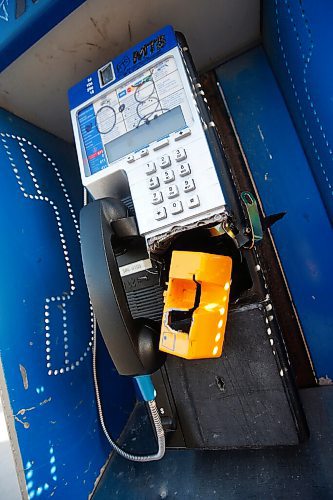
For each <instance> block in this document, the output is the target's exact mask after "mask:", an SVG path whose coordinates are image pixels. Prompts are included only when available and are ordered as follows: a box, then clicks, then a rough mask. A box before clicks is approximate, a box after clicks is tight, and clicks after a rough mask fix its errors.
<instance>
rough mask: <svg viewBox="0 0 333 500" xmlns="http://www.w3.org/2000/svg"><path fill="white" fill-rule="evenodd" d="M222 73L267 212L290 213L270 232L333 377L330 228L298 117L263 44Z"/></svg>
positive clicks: (317, 353) (319, 367) (311, 343)
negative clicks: (291, 112)
mask: <svg viewBox="0 0 333 500" xmlns="http://www.w3.org/2000/svg"><path fill="white" fill-rule="evenodd" d="M281 3H282V2H281ZM217 75H218V79H219V81H220V83H221V86H222V88H223V91H224V93H225V96H226V100H227V103H228V106H229V109H230V111H231V114H232V117H233V120H234V122H235V125H236V128H237V131H238V133H239V136H240V140H241V143H242V146H243V148H244V151H245V154H246V156H247V159H248V162H249V166H250V169H251V172H252V175H253V178H254V181H255V183H256V186H257V189H258V192H259V196H260V198H261V201H262V204H263V207H264V210H265V213H266V215H270V214H275V213H279V212H286V215H285V217H283V219H282V220H280V221H278V222H277V223H276V224H274V225H273V226H272V229H271V231H272V235H273V238H274V241H275V244H276V247H277V251H278V254H279V257H280V260H281V263H282V267H283V269H284V272H285V275H286V279H287V282H288V284H289V288H290V291H291V295H292V298H293V301H294V303H295V306H296V309H297V312H298V315H299V318H300V322H301V325H302V328H303V331H304V335H305V339H306V341H307V344H308V347H309V350H310V354H311V357H312V360H313V363H314V368H315V371H316V374H317V376H318V377H326V376H329V377H330V378H333V364H332V359H333V335H332V333H333V308H332V299H331V297H332V276H333V261H332V250H333V232H332V228H331V225H330V221H329V217H328V213H327V211H326V209H325V201H324V200H323V198H322V192H321V191H320V190H319V189H318V185H317V183H316V181H315V179H314V177H313V174H312V170H311V168H310V166H309V163H308V161H307V158H306V156H305V153H304V150H303V148H302V144H301V142H300V138H299V137H298V135H297V131H296V130H295V127H294V123H293V116H292V117H291V116H290V115H289V113H288V109H287V107H286V103H285V101H284V98H283V96H282V94H281V91H280V89H279V87H278V85H277V82H276V80H275V78H274V75H273V73H272V70H271V68H270V66H269V62H268V60H267V57H266V55H265V53H264V51H263V49H262V48H256V49H253V50H251V51H249V52H247V53H245V54H243V55H241V56H239V57H237V58H235V59H233V60H231V61H230V62H227V63H226V64H224V65H222V66H221V67H220V68H219V69H218V70H217ZM320 85H321V82H318V87H319V88H320Z"/></svg>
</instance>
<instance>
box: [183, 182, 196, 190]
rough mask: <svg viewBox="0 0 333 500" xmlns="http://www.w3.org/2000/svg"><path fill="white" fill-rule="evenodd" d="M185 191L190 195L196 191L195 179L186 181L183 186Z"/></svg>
mask: <svg viewBox="0 0 333 500" xmlns="http://www.w3.org/2000/svg"><path fill="white" fill-rule="evenodd" d="M183 189H184V191H185V193H189V192H190V191H193V190H194V189H195V184H194V180H193V179H186V181H184V184H183Z"/></svg>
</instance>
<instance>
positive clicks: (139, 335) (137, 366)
mask: <svg viewBox="0 0 333 500" xmlns="http://www.w3.org/2000/svg"><path fill="white" fill-rule="evenodd" d="M80 231H81V252H82V261H83V267H84V273H85V278H86V282H87V286H88V292H89V296H90V300H91V303H92V306H93V309H94V312H95V315H96V319H97V323H98V326H99V328H100V331H101V334H102V336H103V339H104V342H105V344H106V346H107V348H108V351H109V354H110V356H111V358H112V360H113V362H114V365H115V367H116V369H117V371H118V372H119V374H120V375H128V376H132V377H134V378H135V380H136V382H137V384H138V387H139V389H140V391H141V394H142V396H143V399H144V400H145V401H147V403H148V406H149V409H150V412H151V415H152V419H153V422H154V426H155V431H156V437H157V442H158V452H157V453H156V454H153V455H142V456H141V455H133V454H130V453H127V452H126V451H124V450H122V449H121V448H120V447H119V446H118V445H117V443H115V441H114V440H113V439H112V438H111V437H110V435H109V433H108V431H107V429H106V426H105V423H104V418H103V412H102V405H101V401H100V397H99V390H98V383H97V374H96V339H95V340H94V352H93V359H94V366H93V368H94V381H95V390H96V398H97V405H98V411H99V414H100V420H101V424H102V427H103V430H104V433H105V435H106V437H107V439H108V441H109V442H110V444H111V445H112V446H113V448H114V449H115V450H116V451H117V452H118V453H119V454H120V455H122V456H123V457H124V458H127V459H129V460H133V461H139V462H145V461H150V460H159V459H160V458H162V457H163V455H164V452H165V438H164V431H163V427H162V423H161V420H160V416H159V413H158V410H157V407H156V403H155V391H154V388H153V385H152V382H151V379H150V374H151V373H153V372H154V371H156V370H157V369H159V368H160V367H161V366H162V364H163V363H164V360H165V355H164V354H163V353H161V352H160V351H159V349H158V340H159V333H158V332H156V331H155V329H154V327H153V326H152V325H151V323H149V322H143V321H141V320H134V319H133V318H132V316H131V313H130V310H129V307H128V304H127V300H126V294H125V291H124V288H123V284H122V280H121V276H120V273H119V268H118V265H117V261H116V257H115V253H114V248H113V245H114V244H115V241H116V240H117V239H119V238H121V239H132V238H141V237H140V236H139V233H138V229H137V226H136V221H135V218H134V217H131V216H129V215H128V210H127V207H126V206H125V205H124V204H123V203H122V202H121V201H119V200H116V199H113V198H104V199H101V200H96V201H93V202H91V203H89V204H88V205H86V206H85V207H83V208H82V209H81V214H80Z"/></svg>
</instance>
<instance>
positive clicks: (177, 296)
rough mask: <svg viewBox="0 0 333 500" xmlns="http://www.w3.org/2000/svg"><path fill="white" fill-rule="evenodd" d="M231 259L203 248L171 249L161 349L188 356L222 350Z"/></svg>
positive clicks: (209, 355)
mask: <svg viewBox="0 0 333 500" xmlns="http://www.w3.org/2000/svg"><path fill="white" fill-rule="evenodd" d="M231 270H232V260H231V258H230V257H226V256H223V255H212V254H207V253H201V252H180V251H174V252H173V253H172V259H171V265H170V272H169V282H168V288H167V290H166V291H165V292H164V311H163V320H162V327H161V337H160V346H159V347H160V350H161V351H164V352H167V353H169V354H173V355H174V356H179V357H181V358H185V359H203V358H217V357H219V356H221V354H222V348H223V341H224V334H225V327H226V321H227V313H228V303H229V291H230V283H231Z"/></svg>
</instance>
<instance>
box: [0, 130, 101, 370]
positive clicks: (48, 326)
mask: <svg viewBox="0 0 333 500" xmlns="http://www.w3.org/2000/svg"><path fill="white" fill-rule="evenodd" d="M0 138H1V141H2V144H3V147H4V149H5V151H6V154H7V157H8V160H9V162H10V165H11V167H12V171H13V173H14V175H15V178H16V182H17V184H18V187H19V189H20V191H21V193H22V194H23V196H24V197H25V198H27V199H28V200H37V201H41V202H44V203H48V204H49V205H50V206H51V207H52V209H53V214H54V217H55V220H56V224H57V229H58V233H59V239H60V243H61V246H62V250H63V255H64V260H65V265H66V269H67V274H68V278H69V283H70V290H69V292H67V293H66V292H64V293H63V294H62V295H61V296H60V295H57V296H51V297H46V299H45V305H44V334H45V353H46V356H45V366H46V368H47V373H48V375H59V374H61V375H62V374H64V373H66V372H68V371H69V370H74V369H75V367H78V366H79V365H80V363H82V362H83V361H84V359H85V358H86V357H87V354H88V353H89V351H90V350H91V345H92V339H93V334H94V315H93V309H92V306H91V305H90V317H91V325H90V326H91V337H90V340H89V343H88V346H87V347H86V348H85V350H84V352H83V356H80V357H79V359H76V360H73V361H70V360H69V357H70V352H69V337H68V334H69V332H68V328H67V311H66V304H67V303H68V301H69V300H70V299H71V297H73V295H74V293H75V290H76V285H75V279H74V275H73V271H72V266H71V262H70V256H69V251H68V247H67V243H66V237H65V234H64V229H63V225H62V221H61V217H60V212H59V208H58V206H57V205H56V203H55V202H54V201H53V200H51V199H49V197H47V196H45V195H43V192H42V190H41V188H40V185H39V183H38V180H37V178H36V175H35V172H34V170H33V165H32V162H31V161H30V159H29V155H28V153H27V147H29V148H33V149H34V150H36V151H37V152H38V153H39V154H40V155H41V156H43V157H44V158H45V160H46V161H47V162H49V163H50V165H51V166H52V168H53V170H54V172H55V174H56V177H57V180H58V182H59V184H60V187H61V189H62V193H63V195H64V197H65V201H66V203H67V207H68V209H69V212H70V214H71V218H72V220H73V223H74V228H75V231H76V235H77V237H78V240H80V228H79V224H78V221H77V218H76V214H75V212H74V209H73V205H72V203H71V200H70V197H69V195H68V192H67V189H66V187H65V184H64V181H63V179H62V177H61V174H60V172H59V169H58V167H57V165H56V163H55V162H54V161H53V160H52V158H50V157H49V156H48V155H47V154H46V153H45V152H44V151H43V150H42V149H41V148H39V147H38V146H36V145H35V144H33V143H32V142H31V141H29V140H27V139H26V138H24V137H18V136H16V135H14V134H9V133H3V132H0ZM8 140H14V141H17V142H18V144H19V146H20V150H21V152H22V157H23V162H24V164H25V167H26V168H27V170H28V173H29V175H30V177H31V180H32V183H33V185H34V189H35V192H34V193H33V194H32V193H29V192H28V189H27V188H26V187H25V186H24V183H23V181H22V179H21V176H20V169H19V168H18V165H16V164H15V162H14V159H13V155H12V154H11V152H10V147H9V145H8ZM21 167H22V166H21V165H20V168H21ZM51 303H56V305H57V306H60V308H61V310H62V326H63V336H64V338H63V341H64V366H61V367H59V366H57V367H54V366H53V363H52V321H51V320H52V313H51V311H52V309H51V310H50V304H51ZM53 307H54V306H52V308H53ZM69 364H70V367H69V366H68V365H69Z"/></svg>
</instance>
